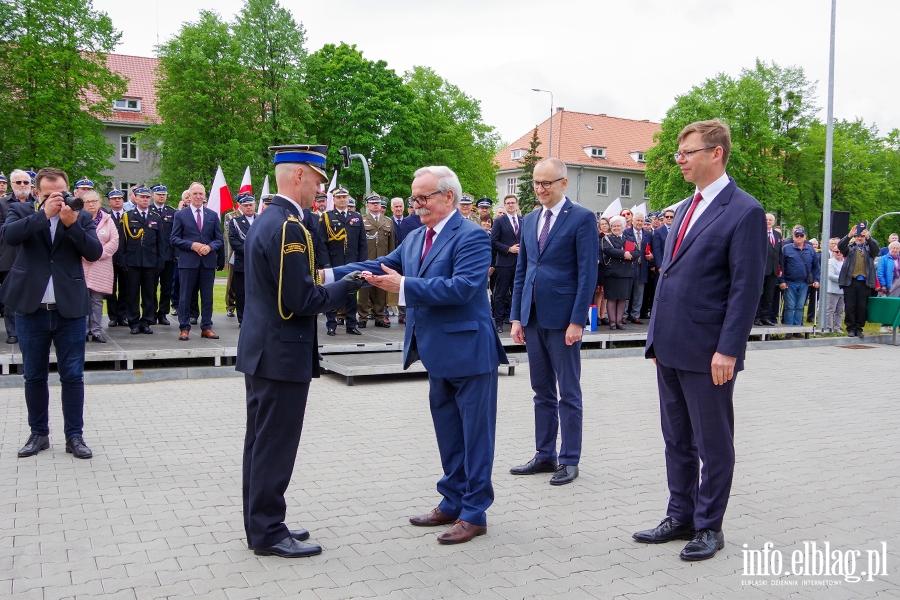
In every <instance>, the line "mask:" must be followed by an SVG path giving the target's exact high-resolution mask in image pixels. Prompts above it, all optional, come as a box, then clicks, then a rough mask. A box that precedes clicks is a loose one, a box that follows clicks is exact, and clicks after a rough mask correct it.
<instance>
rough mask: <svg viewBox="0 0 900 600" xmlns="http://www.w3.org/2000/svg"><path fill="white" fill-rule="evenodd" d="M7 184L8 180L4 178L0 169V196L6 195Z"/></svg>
mask: <svg viewBox="0 0 900 600" xmlns="http://www.w3.org/2000/svg"><path fill="white" fill-rule="evenodd" d="M8 185H9V182H8V181H7V179H6V175H4V174H3V171H0V196H5V195H6V188H7V187H8Z"/></svg>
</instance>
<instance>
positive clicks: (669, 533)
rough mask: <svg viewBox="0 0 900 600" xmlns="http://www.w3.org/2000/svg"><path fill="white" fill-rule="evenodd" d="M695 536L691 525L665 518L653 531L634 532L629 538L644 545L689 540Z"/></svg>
mask: <svg viewBox="0 0 900 600" xmlns="http://www.w3.org/2000/svg"><path fill="white" fill-rule="evenodd" d="M695 535H697V531H696V530H695V529H694V524H693V523H683V522H682V521H679V520H678V519H676V518H674V517H666V518H665V519H663V520H662V521H660V522H659V525H657V526H656V527H654V528H653V529H645V530H643V531H636V532H635V533H633V534H631V537H633V538H634V539H636V540H637V541H639V542H644V543H645V544H662V543H665V542H671V541H672V540H690V539H693V537H694V536H695Z"/></svg>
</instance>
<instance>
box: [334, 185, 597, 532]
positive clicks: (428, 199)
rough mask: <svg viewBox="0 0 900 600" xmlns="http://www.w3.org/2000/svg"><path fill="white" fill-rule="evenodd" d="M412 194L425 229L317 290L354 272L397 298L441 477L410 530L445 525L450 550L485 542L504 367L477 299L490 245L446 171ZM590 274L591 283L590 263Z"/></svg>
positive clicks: (487, 314)
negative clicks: (462, 208)
mask: <svg viewBox="0 0 900 600" xmlns="http://www.w3.org/2000/svg"><path fill="white" fill-rule="evenodd" d="M412 194H413V199H414V206H415V207H416V214H418V215H419V217H421V219H422V224H423V225H424V227H422V228H419V229H416V230H414V231H412V232H411V233H410V234H409V235H408V236H407V237H406V239H405V240H404V241H403V243H402V244H400V245H399V246H398V247H397V249H396V250H394V251H393V252H391V253H390V254H388V255H387V256H383V257H380V258H378V259H376V260H371V261H367V262H361V263H356V264H351V265H346V266H343V267H338V268H336V269H334V271H333V273H332V272H331V271H330V270H328V271H326V273H325V281H326V282H328V281H330V280H331V279H332V278H340V277H343V276H345V275H347V274H348V273H350V272H352V271H353V270H354V269H361V270H363V271H364V275H365V276H366V279H367V281H368V282H369V283H371V284H372V285H374V286H376V287H380V288H381V289H383V290H386V291H388V292H398V293H399V294H400V304H405V305H406V311H407V312H406V317H407V325H408V326H407V327H406V333H405V337H404V343H403V366H404V368H409V366H410V365H411V364H412V363H413V362H415V361H416V360H417V359H419V358H421V360H422V364H423V365H424V366H425V369H426V370H427V371H428V381H429V384H430V390H429V394H428V398H429V402H430V405H431V416H432V419H433V420H434V428H435V432H436V433H437V442H438V450H439V452H440V455H441V465H442V466H443V469H444V476H443V477H442V478H441V479H440V481H438V484H437V489H438V492H439V493H440V494H441V495H442V496H443V497H444V498H443V500H442V501H441V503H440V504H439V505H438V506H437V508H435V509H434V510H432V511H431V512H430V513H429V514H427V515H423V516H419V517H412V518H411V519H410V522H411V523H412V524H413V525H417V526H420V527H432V526H437V525H451V524H452V527H451V528H450V529H449V530H447V531H445V532H444V533H443V534H441V535H440V536H438V541H439V542H440V543H442V544H459V543H462V542H468V541H469V540H471V539H472V538H474V537H475V536H478V535H483V534H484V533H486V532H487V516H486V514H485V512H486V511H487V509H488V507H489V506H490V505H491V504H492V503H493V500H494V488H493V486H492V484H491V469H492V467H493V463H494V434H495V431H496V425H497V366H498V365H499V364H500V363H504V364H505V363H506V362H507V359H506V353H505V352H504V351H503V346H502V344H501V343H500V338H499V337H497V333H496V332H495V331H494V327H493V324H492V322H491V310H490V306H489V305H488V298H487V294H485V293H484V290H485V288H486V287H487V277H488V267H489V266H490V264H491V242H490V239H489V238H488V236H486V235H485V234H484V231H482V229H481V227H479V226H478V225H476V224H475V223H473V222H471V221H469V220H467V219H464V218H463V217H462V215H461V214H460V213H459V211H458V210H457V207H458V206H459V200H460V197H461V196H462V186H461V185H460V183H459V179H458V178H457V176H456V174H455V173H454V172H453V171H451V170H450V169H448V168H447V167H423V168H421V169H419V170H418V171H416V172H415V175H414V180H413V183H412ZM596 237H597V236H596V235H594V238H595V239H596ZM593 268H594V272H595V273H596V271H597V266H596V256H595V262H594V267H593ZM366 271H369V272H371V273H374V275H373V274H371V273H366Z"/></svg>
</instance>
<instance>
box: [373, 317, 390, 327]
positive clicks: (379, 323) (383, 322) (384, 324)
mask: <svg viewBox="0 0 900 600" xmlns="http://www.w3.org/2000/svg"><path fill="white" fill-rule="evenodd" d="M390 326H391V322H390V321H389V320H388V319H379V320H378V321H375V327H384V328H390Z"/></svg>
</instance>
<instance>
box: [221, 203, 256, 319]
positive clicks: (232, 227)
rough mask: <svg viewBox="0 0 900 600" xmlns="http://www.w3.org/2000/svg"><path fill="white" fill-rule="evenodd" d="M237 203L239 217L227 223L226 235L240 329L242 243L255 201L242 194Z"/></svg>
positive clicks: (251, 218) (254, 209)
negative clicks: (229, 247) (229, 248)
mask: <svg viewBox="0 0 900 600" xmlns="http://www.w3.org/2000/svg"><path fill="white" fill-rule="evenodd" d="M238 202H239V204H238V210H240V211H241V216H239V217H237V218H234V219H231V221H229V222H228V231H227V233H228V242H229V243H230V244H231V285H232V286H233V287H234V302H235V305H236V307H237V320H238V327H240V326H241V324H242V323H243V322H244V297H245V292H244V241H245V240H246V239H247V233H248V232H249V231H250V226H251V225H252V224H253V221H254V219H255V218H256V217H255V212H256V199H255V198H254V197H253V196H251V195H250V194H244V195H243V196H241V197H240V200H239V201H238Z"/></svg>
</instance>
